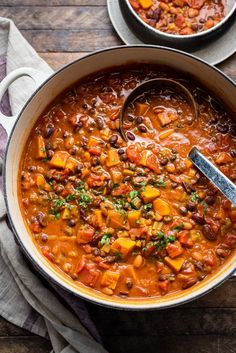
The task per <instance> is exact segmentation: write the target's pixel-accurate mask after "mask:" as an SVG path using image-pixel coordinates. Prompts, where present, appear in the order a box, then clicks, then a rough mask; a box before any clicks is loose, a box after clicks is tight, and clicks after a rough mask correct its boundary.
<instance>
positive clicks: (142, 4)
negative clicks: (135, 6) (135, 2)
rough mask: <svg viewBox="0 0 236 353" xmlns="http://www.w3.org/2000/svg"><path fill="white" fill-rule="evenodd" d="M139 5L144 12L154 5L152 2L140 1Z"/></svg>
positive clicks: (150, 0) (147, 0) (148, 0)
mask: <svg viewBox="0 0 236 353" xmlns="http://www.w3.org/2000/svg"><path fill="white" fill-rule="evenodd" d="M139 3H140V5H141V6H142V8H143V9H144V10H147V9H149V7H151V6H152V5H153V2H152V0H139Z"/></svg>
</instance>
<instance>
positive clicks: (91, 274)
mask: <svg viewBox="0 0 236 353" xmlns="http://www.w3.org/2000/svg"><path fill="white" fill-rule="evenodd" d="M99 275H100V272H99V271H98V270H96V269H94V268H93V269H90V268H87V267H85V268H84V270H83V276H82V279H83V282H84V283H85V284H86V285H87V286H90V287H95V285H96V283H97V280H98V278H99Z"/></svg>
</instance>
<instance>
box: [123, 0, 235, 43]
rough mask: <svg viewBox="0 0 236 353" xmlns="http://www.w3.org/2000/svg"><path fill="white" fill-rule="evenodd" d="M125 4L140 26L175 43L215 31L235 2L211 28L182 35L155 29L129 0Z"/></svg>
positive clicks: (226, 19)
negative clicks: (135, 9) (141, 16)
mask: <svg viewBox="0 0 236 353" xmlns="http://www.w3.org/2000/svg"><path fill="white" fill-rule="evenodd" d="M121 1H123V0H119V2H120V3H121ZM125 3H126V6H127V7H128V9H129V11H130V13H131V14H132V16H134V17H135V18H136V20H138V22H139V23H140V24H141V25H142V27H143V28H144V29H146V30H147V31H151V32H152V33H153V34H156V35H158V36H159V37H162V39H165V40H173V39H174V40H176V42H177V43H179V44H180V43H182V42H185V40H192V41H193V42H194V39H195V38H196V39H199V38H201V39H202V38H203V37H204V36H206V37H207V35H209V34H211V33H213V32H215V31H217V30H218V29H220V28H221V27H223V26H224V25H225V24H226V22H228V21H229V20H230V18H231V17H232V16H233V14H234V12H235V11H236V3H235V4H234V5H233V6H232V9H231V10H230V11H229V13H228V14H227V15H226V16H225V17H224V18H223V19H222V20H221V21H220V22H219V23H217V25H215V26H214V27H212V28H209V29H207V30H205V31H202V32H199V33H195V34H184V35H180V34H170V33H166V32H163V31H160V30H159V29H156V28H154V27H152V26H150V25H149V24H147V23H145V22H144V21H143V20H142V19H141V18H140V17H139V16H138V14H137V13H136V12H135V11H134V9H133V8H132V6H131V5H130V2H129V0H125Z"/></svg>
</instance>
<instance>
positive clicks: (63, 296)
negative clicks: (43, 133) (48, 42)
mask: <svg viewBox="0 0 236 353" xmlns="http://www.w3.org/2000/svg"><path fill="white" fill-rule="evenodd" d="M22 66H30V67H33V68H37V69H39V70H41V71H44V72H45V73H48V74H49V75H50V74H51V73H52V70H51V68H50V67H49V66H48V65H47V64H46V63H45V62H44V61H43V60H42V59H41V58H40V57H39V56H38V54H37V53H36V52H35V51H34V49H33V48H32V47H31V46H30V45H29V44H28V43H27V41H26V40H25V39H24V38H23V37H22V35H21V34H20V32H19V31H18V30H17V28H16V27H15V25H14V23H13V22H12V21H11V20H8V19H4V18H1V17H0V81H1V80H2V79H3V78H4V76H5V75H6V74H7V73H9V72H11V71H12V70H14V69H16V68H18V67H22ZM33 91H34V84H33V82H32V81H31V80H30V79H29V78H26V79H25V78H22V79H19V80H17V81H16V82H14V83H13V84H12V85H11V86H10V88H9V91H8V96H7V95H5V97H4V98H3V100H2V102H1V111H3V112H4V113H5V114H7V115H9V114H11V113H12V114H17V113H18V112H19V111H20V109H21V108H22V106H23V105H24V103H25V101H26V100H27V99H28V98H29V96H30V95H31V93H32V92H33ZM6 140H7V136H6V132H5V131H4V129H3V127H1V126H0V175H1V171H2V157H3V154H4V149H5V145H6ZM6 221H7V216H6V209H5V204H4V199H3V195H2V192H1V190H0V315H1V316H2V317H4V318H5V319H6V320H8V321H10V322H12V323H14V324H16V325H18V326H20V327H23V328H25V329H27V330H29V331H31V332H33V333H35V334H38V335H40V336H42V337H45V338H48V339H50V340H51V343H52V346H53V351H54V352H55V353H77V352H79V353H105V352H107V351H106V350H105V349H104V348H103V346H102V344H101V339H100V336H99V334H98V332H97V330H96V327H95V325H94V323H93V322H92V320H91V318H90V316H89V313H88V312H87V309H86V307H85V304H84V302H83V300H81V299H79V298H77V297H75V296H73V295H72V294H69V293H67V292H65V291H64V290H63V289H62V288H58V287H57V286H55V285H51V284H46V285H45V283H44V281H43V280H41V279H40V278H39V276H36V275H35V272H34V270H33V269H31V266H30V264H29V263H28V262H27V261H26V259H25V258H24V256H23V254H22V253H21V250H20V248H19V246H18V245H17V243H16V242H15V238H14V235H13V233H12V231H11V230H10V228H9V227H8V224H7V222H6Z"/></svg>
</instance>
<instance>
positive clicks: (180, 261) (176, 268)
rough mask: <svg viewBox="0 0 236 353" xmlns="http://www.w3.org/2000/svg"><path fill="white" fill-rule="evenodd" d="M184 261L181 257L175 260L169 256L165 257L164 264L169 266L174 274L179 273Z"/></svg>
mask: <svg viewBox="0 0 236 353" xmlns="http://www.w3.org/2000/svg"><path fill="white" fill-rule="evenodd" d="M184 261H185V259H184V258H183V257H178V258H177V259H171V258H170V257H169V256H166V257H165V262H166V264H167V265H168V266H170V267H171V268H172V269H173V270H174V271H175V272H179V271H180V270H181V267H182V266H183V263H184Z"/></svg>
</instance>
